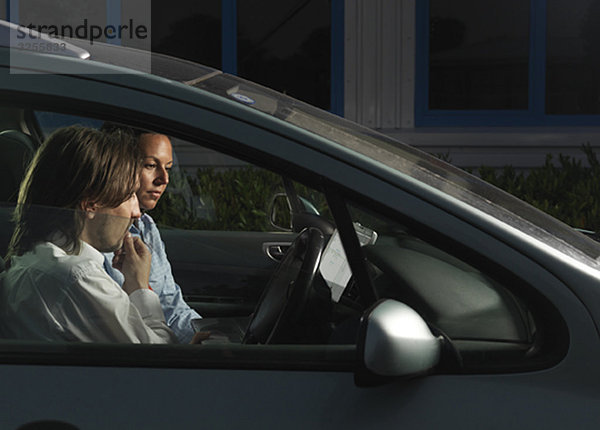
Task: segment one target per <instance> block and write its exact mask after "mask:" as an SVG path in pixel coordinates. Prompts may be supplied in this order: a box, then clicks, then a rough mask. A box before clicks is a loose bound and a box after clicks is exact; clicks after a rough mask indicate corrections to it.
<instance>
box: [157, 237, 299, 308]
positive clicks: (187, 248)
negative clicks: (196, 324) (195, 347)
mask: <svg viewBox="0 0 600 430" xmlns="http://www.w3.org/2000/svg"><path fill="white" fill-rule="evenodd" d="M161 236H162V238H163V240H164V242H165V246H166V249H167V255H168V256H169V261H170V262H171V266H172V269H173V275H174V276H175V281H176V282H177V283H178V284H179V286H180V287H181V289H182V291H183V294H184V296H185V298H186V301H187V302H188V304H190V306H192V307H194V308H195V309H197V310H198V312H199V313H200V315H203V316H207V317H208V316H213V315H220V316H239V315H248V314H249V313H250V312H252V310H253V309H254V305H255V304H256V301H257V300H258V297H259V296H260V293H261V291H262V289H263V288H264V286H265V285H266V283H267V281H268V280H269V277H270V276H271V273H272V271H273V270H274V269H275V267H277V264H278V263H277V261H275V260H274V259H272V258H271V257H270V256H269V253H268V251H269V249H270V244H272V243H277V244H282V246H285V244H287V243H291V242H292V241H293V240H294V238H295V236H296V233H287V232H281V233H280V232H274V233H273V232H244V231H206V230H201V231H198V230H180V229H168V228H163V229H161Z"/></svg>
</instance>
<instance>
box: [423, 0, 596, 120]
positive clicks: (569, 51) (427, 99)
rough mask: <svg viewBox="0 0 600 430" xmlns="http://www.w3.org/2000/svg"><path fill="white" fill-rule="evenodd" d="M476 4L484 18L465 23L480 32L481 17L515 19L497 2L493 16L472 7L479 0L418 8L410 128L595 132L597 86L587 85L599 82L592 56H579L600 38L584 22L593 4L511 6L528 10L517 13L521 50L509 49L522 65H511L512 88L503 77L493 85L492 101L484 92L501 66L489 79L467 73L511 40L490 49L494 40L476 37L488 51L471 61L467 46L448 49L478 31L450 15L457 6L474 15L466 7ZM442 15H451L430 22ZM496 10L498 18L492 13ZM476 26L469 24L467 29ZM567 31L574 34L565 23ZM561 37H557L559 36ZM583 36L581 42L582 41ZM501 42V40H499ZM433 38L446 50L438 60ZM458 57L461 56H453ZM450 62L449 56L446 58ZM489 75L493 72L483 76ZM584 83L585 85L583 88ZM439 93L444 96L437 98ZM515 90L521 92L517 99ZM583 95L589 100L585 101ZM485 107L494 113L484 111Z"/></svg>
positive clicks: (434, 1) (576, 0)
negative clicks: (522, 28) (577, 128)
mask: <svg viewBox="0 0 600 430" xmlns="http://www.w3.org/2000/svg"><path fill="white" fill-rule="evenodd" d="M481 3H485V5H486V7H488V8H489V9H488V13H487V14H485V13H479V15H477V16H472V17H471V18H472V19H471V23H476V24H477V23H479V24H480V23H481V22H482V21H483V22H484V25H480V27H481V28H485V20H486V19H487V18H490V21H489V22H490V23H492V22H494V21H498V19H501V18H502V16H503V15H504V16H505V17H509V14H510V13H511V12H512V13H514V9H515V8H511V7H510V5H508V4H507V3H506V2H504V1H503V0H498V1H497V2H496V7H497V8H498V10H496V11H495V10H494V9H493V3H494V2H491V3H488V2H479V1H478V0H457V1H453V2H447V1H446V2H441V1H440V0H426V1H422V2H417V5H416V6H417V8H416V29H417V46H416V52H417V54H416V76H417V81H416V87H415V124H416V126H538V125H554V126H557V125H567V126H568V125H600V85H598V87H596V86H595V85H594V84H593V83H592V82H595V80H597V79H594V77H596V76H600V74H597V73H600V61H597V60H595V59H594V56H593V55H590V53H591V52H592V50H591V49H590V50H589V52H587V51H586V46H597V43H600V32H598V33H597V34H596V33H595V32H593V30H590V29H592V28H595V27H596V26H595V25H592V21H591V20H589V19H587V18H586V17H587V16H589V15H590V13H591V12H593V11H595V9H594V10H592V8H596V3H597V2H595V1H593V0H569V1H568V2H567V1H566V0H530V1H529V4H528V5H527V4H523V3H522V2H515V6H524V7H525V8H524V9H528V10H523V9H521V11H520V12H519V13H520V15H519V17H520V18H522V19H520V21H524V22H525V25H527V26H528V28H527V32H526V34H524V38H523V40H522V42H523V44H520V45H519V44H518V43H514V44H513V45H512V46H513V48H514V50H516V51H519V52H520V51H521V50H525V51H527V52H526V60H524V59H523V61H522V64H521V65H520V70H518V69H519V67H517V65H515V64H513V67H512V69H511V70H510V73H511V74H512V75H519V74H520V77H517V79H513V81H516V82H517V84H514V82H513V84H514V85H513V87H511V84H507V83H506V82H507V81H509V80H510V79H509V78H506V79H505V82H502V83H501V84H500V85H499V86H498V85H496V88H495V91H496V93H502V94H500V95H498V94H496V95H495V96H497V97H496V99H494V94H492V93H493V92H494V89H491V87H493V86H494V85H495V84H497V83H498V82H497V80H494V77H497V76H498V75H499V74H501V71H502V70H503V69H502V67H503V65H502V64H500V65H495V66H494V67H492V66H489V69H488V71H487V72H488V73H480V74H479V75H477V71H475V72H473V69H476V68H482V67H483V68H485V67H486V66H485V64H486V61H487V60H488V59H489V56H490V55H489V54H490V51H493V49H499V50H500V49H505V50H510V49H511V43H510V41H508V42H507V40H504V42H503V43H499V44H498V45H494V44H493V42H492V43H489V41H490V40H492V39H494V38H493V36H494V35H492V36H490V37H488V39H487V40H485V41H484V40H483V39H484V38H481V39H480V42H481V43H488V44H487V45H485V47H484V48H483V49H482V50H481V52H480V53H479V54H478V55H479V57H477V56H476V55H477V54H473V52H477V51H476V50H475V49H474V47H475V45H476V44H474V43H473V44H471V45H470V46H469V47H468V49H467V48H466V47H465V46H464V44H463V46H462V47H461V48H460V49H454V51H453V48H456V47H457V46H458V45H460V44H461V43H462V42H463V41H464V40H465V38H467V36H465V34H469V35H470V36H471V37H472V34H473V32H476V31H477V30H481V28H479V29H471V28H469V20H468V19H465V20H461V19H456V16H457V15H452V14H455V13H456V9H457V7H456V6H457V5H459V6H460V5H462V6H464V10H465V11H466V12H465V13H467V14H468V13H476V12H472V11H473V7H474V6H477V5H479V4H481ZM519 3H520V4H519ZM444 8H452V9H448V10H451V11H452V12H451V13H450V14H449V15H451V16H452V18H448V17H444V18H442V19H438V16H437V15H436V16H434V15H435V14H438V13H439V10H441V9H444ZM458 9H460V7H459V8H458ZM432 10H435V12H432ZM498 11H500V13H495V12H498ZM567 12H568V13H573V14H574V15H573V16H574V17H575V18H578V19H579V20H578V21H577V20H573V19H569V18H567V17H566V16H565V15H564V13H567ZM527 15H528V16H527ZM514 18H515V17H514V16H513V17H512V18H511V21H510V22H508V18H507V25H506V26H504V28H510V29H511V30H509V31H513V30H512V29H513V28H515V27H516V26H517V25H515V22H514V21H513V20H514ZM574 21H575V22H577V23H578V24H577V25H580V26H581V28H576V29H575V30H577V32H574V31H573V29H572V28H571V29H569V28H567V27H569V25H568V24H566V25H564V24H565V23H567V22H568V23H572V22H574ZM586 21H589V22H586ZM508 24H510V26H509V25H508ZM438 25H440V26H441V27H442V30H441V32H442V33H444V34H443V35H442V36H444V37H440V38H437V39H436V31H439V28H437V27H436V26H438ZM491 25H492V24H490V26H491ZM476 26H477V25H473V27H476ZM571 27H573V25H572V24H571ZM471 30H472V31H471ZM588 30H590V31H588ZM484 31H485V30H484ZM490 31H493V29H491V30H490ZM561 31H562V32H564V34H561ZM569 31H570V32H571V33H570V34H569ZM582 34H584V35H583V36H582ZM586 34H587V35H586ZM449 35H450V36H451V37H449ZM500 37H505V39H506V35H505V34H504V35H502V36H500ZM569 38H570V39H569ZM438 39H441V41H442V44H445V45H446V46H445V47H444V46H442V48H441V49H444V48H445V49H446V51H445V52H444V53H443V55H439V54H438V52H436V49H437V47H438V45H437V44H438V42H440V40H438ZM515 40H516V39H515ZM513 42H514V40H513ZM453 43H454V45H453ZM500 45H503V46H500ZM467 50H470V55H471V58H470V63H469V64H468V65H465V64H466V63H464V64H462V66H460V65H459V66H458V67H459V68H458V69H456V64H455V63H457V62H458V63H460V61H461V60H464V58H463V59H461V58H460V56H461V55H463V56H464V55H466V54H465V52H467ZM459 51H460V52H461V54H457V52H459ZM453 55H454V57H452V56H453ZM510 55H513V57H512V58H516V57H519V58H521V54H516V53H514V52H513V53H512V54H510ZM486 56H487V58H486ZM439 58H441V59H442V60H441V62H442V63H444V62H445V63H444V65H445V68H444V67H441V68H440V67H438V65H437V63H436V61H437V59H439ZM453 62H454V63H453ZM596 63H597V65H596ZM451 67H455V69H454V70H453V71H451ZM460 67H463V68H462V69H461V68H460ZM468 69H470V70H468ZM492 69H493V71H492V72H490V71H491V70H492ZM440 70H441V71H440ZM499 70H500V72H499ZM580 70H583V71H580ZM465 71H466V72H467V73H465ZM452 72H454V74H455V78H454V79H453V77H452V76H451V74H452ZM521 72H524V73H521ZM471 73H473V74H471ZM484 75H485V76H484ZM491 75H494V76H491ZM506 75H508V72H506ZM440 76H441V77H440ZM471 76H475V78H474V79H472V80H471V81H469V77H471ZM513 78H514V76H513ZM472 81H476V82H472ZM483 81H485V84H487V85H488V88H487V90H478V88H480V87H478V85H477V84H480V83H481V82H483ZM586 82H590V84H587V83H586ZM453 86H454V88H453ZM465 86H467V87H469V86H472V88H470V89H469V90H464V87H465ZM448 87H450V89H449V88H448ZM459 87H460V88H459ZM515 88H517V89H518V90H515ZM453 90H455V91H453ZM439 91H441V92H445V93H447V94H442V95H440V94H439ZM461 91H463V92H461ZM486 91H488V92H486ZM519 91H521V94H520V95H519V94H518V92H519ZM590 92H591V93H592V95H591V97H590V95H589V93H590ZM507 94H514V95H515V97H513V98H510V97H508V96H507ZM519 97H520V98H519ZM500 99H501V100H500ZM586 99H588V100H586ZM590 99H591V100H590ZM489 105H493V106H492V107H491V108H490V106H489Z"/></svg>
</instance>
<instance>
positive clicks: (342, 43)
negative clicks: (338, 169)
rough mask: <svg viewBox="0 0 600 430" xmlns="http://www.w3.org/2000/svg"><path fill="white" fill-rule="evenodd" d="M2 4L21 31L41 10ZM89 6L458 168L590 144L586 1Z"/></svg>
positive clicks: (314, 0) (599, 101)
mask: <svg viewBox="0 0 600 430" xmlns="http://www.w3.org/2000/svg"><path fill="white" fill-rule="evenodd" d="M4 3H5V11H6V12H5V13H6V16H7V17H11V15H12V18H14V19H11V20H13V21H14V20H15V19H17V17H18V19H19V22H20V23H21V24H23V25H27V23H29V22H30V21H32V20H35V19H37V20H39V19H41V18H40V17H39V13H38V15H36V14H35V13H34V12H32V11H35V10H38V11H39V10H40V8H42V7H46V8H47V6H43V5H47V2H46V1H44V0H5V2H4ZM37 3H39V8H35V7H33V5H35V4H37ZM58 3H60V2H58ZM65 3H66V2H65ZM70 3H72V2H70ZM80 3H81V2H78V4H80ZM84 3H85V2H84ZM91 3H94V5H95V7H96V9H95V11H94V14H95V16H97V17H98V19H99V20H100V21H102V20H105V22H121V21H122V20H123V19H124V17H129V16H133V17H137V18H139V19H141V20H146V21H147V22H148V23H149V24H151V34H152V39H151V46H150V48H151V49H152V50H154V51H159V52H165V53H168V54H172V55H176V56H180V57H184V58H189V59H191V60H194V61H198V62H201V63H205V64H208V65H211V66H214V67H217V68H219V69H222V70H224V71H226V72H229V73H235V74H238V75H240V76H243V77H246V78H248V79H250V80H253V81H256V82H259V83H262V84H264V85H266V86H269V87H272V88H275V89H277V90H279V91H283V92H286V93H288V94H290V95H292V96H295V97H297V98H300V99H302V100H305V101H307V102H309V103H312V104H315V105H317V106H319V107H322V108H325V109H328V110H330V111H332V112H334V113H336V114H339V115H343V116H345V117H346V118H349V119H351V120H354V121H357V122H359V123H361V124H363V125H365V126H368V127H371V128H374V129H376V130H378V131H381V132H383V133H385V134H387V135H389V136H392V137H394V138H396V139H398V140H401V141H404V142H406V143H409V144H411V145H414V146H417V147H420V148H422V149H424V150H427V151H429V152H432V153H436V154H444V155H446V156H447V157H449V159H450V160H451V161H452V162H453V163H455V164H457V165H459V166H462V167H476V166H479V165H481V164H486V165H491V166H503V165H507V164H512V165H513V166H515V167H517V168H523V169H527V168H530V167H533V166H536V165H540V164H541V163H543V162H544V160H545V156H546V154H547V153H559V152H560V153H563V154H568V155H572V156H575V157H577V158H581V157H582V156H583V154H582V152H581V151H580V150H579V148H580V147H581V145H583V144H586V143H589V144H590V145H592V147H600V79H599V77H600V55H598V54H600V53H597V52H596V51H598V50H599V49H600V48H598V47H600V29H599V27H598V26H597V25H596V22H597V21H598V20H600V1H599V0H571V1H566V0H552V1H551V0H528V1H524V0H502V1H499V0H488V1H481V0H286V1H281V0H260V1H258V0H253V1H250V0H202V1H198V0H172V1H170V2H164V1H158V0H154V1H152V2H151V3H150V2H142V3H139V2H137V3H138V5H137V6H135V3H136V1H132V0H128V1H127V2H125V1H122V0H98V1H96V2H91ZM140 5H141V6H140ZM15 11H17V12H18V13H17V12H15ZM55 13H56V15H57V16H60V19H62V20H64V19H65V16H66V15H67V16H68V15H69V12H68V11H67V12H65V10H62V11H61V12H60V13H59V12H58V11H56V10H55ZM82 13H83V12H82V11H81V10H78V11H71V12H70V14H71V17H72V19H73V20H80V19H81V16H82ZM48 16H49V15H48V13H45V14H44V19H49V18H48ZM113 42H115V41H113ZM116 43H123V44H131V45H133V46H135V41H131V40H119V41H116Z"/></svg>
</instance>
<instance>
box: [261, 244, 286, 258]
mask: <svg viewBox="0 0 600 430" xmlns="http://www.w3.org/2000/svg"><path fill="white" fill-rule="evenodd" d="M291 245H292V243H291V242H265V243H263V252H264V253H265V254H267V256H268V257H269V258H270V259H271V260H273V261H277V262H279V261H281V259H282V258H283V256H284V255H285V253H286V252H287V250H288V249H289V248H290V246H291Z"/></svg>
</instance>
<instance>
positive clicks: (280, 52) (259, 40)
mask: <svg viewBox="0 0 600 430" xmlns="http://www.w3.org/2000/svg"><path fill="white" fill-rule="evenodd" d="M330 27H331V24H330V2H329V1H326V0H309V1H305V0H302V1H298V0H296V1H292V2H289V1H287V2H282V1H279V0H263V1H260V2H250V1H244V2H238V74H239V76H242V77H244V78H246V79H250V80H252V81H256V82H258V83H261V84H263V85H266V86H269V87H271V88H273V89H275V90H278V91H282V92H284V93H287V94H290V95H292V96H294V97H297V98H299V99H301V100H303V101H305V102H308V103H311V104H313V105H316V106H318V107H320V108H323V109H329V104H330V82H329V81H330V51H331V49H330V43H331V36H330V30H331V28H330Z"/></svg>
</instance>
